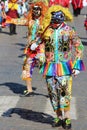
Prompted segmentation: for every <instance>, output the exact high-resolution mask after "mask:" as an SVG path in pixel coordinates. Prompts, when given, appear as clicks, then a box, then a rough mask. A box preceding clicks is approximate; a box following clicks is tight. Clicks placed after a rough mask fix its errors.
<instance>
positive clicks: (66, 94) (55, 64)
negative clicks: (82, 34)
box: [40, 5, 85, 127]
mask: <svg viewBox="0 0 87 130" xmlns="http://www.w3.org/2000/svg"><path fill="white" fill-rule="evenodd" d="M72 19H73V18H72V15H71V13H70V12H69V10H68V8H64V7H61V6H59V5H55V6H51V7H50V8H49V9H48V12H47V14H46V15H45V18H44V19H43V29H42V30H44V29H46V30H45V33H44V35H43V43H44V45H45V63H44V64H43V65H42V67H41V69H40V73H42V74H43V76H44V77H45V78H46V82H47V87H48V93H49V97H50V100H51V104H52V106H53V109H54V111H55V112H57V111H61V112H62V114H63V118H64V112H67V111H69V110H70V101H71V92H72V73H74V74H75V75H76V74H78V73H79V72H80V71H82V70H84V69H85V67H84V64H83V61H82V59H81V58H82V52H83V49H84V47H83V45H82V42H81V40H80V38H79V37H78V35H77V33H76V32H75V30H74V29H73V28H72V27H70V26H68V25H67V24H66V23H65V22H64V21H71V20H72ZM57 23H58V24H57ZM46 27H47V28H46ZM67 118H68V117H67ZM70 125H71V124H70ZM69 127H70V126H69Z"/></svg>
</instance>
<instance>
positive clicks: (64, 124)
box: [62, 118, 72, 130]
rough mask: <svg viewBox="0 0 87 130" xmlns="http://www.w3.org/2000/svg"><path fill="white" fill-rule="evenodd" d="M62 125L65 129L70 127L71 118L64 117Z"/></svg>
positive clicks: (67, 129)
mask: <svg viewBox="0 0 87 130" xmlns="http://www.w3.org/2000/svg"><path fill="white" fill-rule="evenodd" d="M62 127H63V128H64V129H66V130H69V129H71V127H72V125H71V120H70V119H69V118H65V119H64V120H63V122H62Z"/></svg>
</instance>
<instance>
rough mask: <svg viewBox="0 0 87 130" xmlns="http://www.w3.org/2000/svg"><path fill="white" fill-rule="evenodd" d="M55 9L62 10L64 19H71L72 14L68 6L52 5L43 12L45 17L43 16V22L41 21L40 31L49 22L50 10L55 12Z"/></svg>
mask: <svg viewBox="0 0 87 130" xmlns="http://www.w3.org/2000/svg"><path fill="white" fill-rule="evenodd" d="M56 11H62V12H63V13H64V15H65V21H72V20H73V16H72V14H71V12H70V11H69V9H68V8H65V7H62V6H60V5H53V6H51V7H50V8H49V9H48V11H47V13H46V14H45V17H44V19H43V22H42V30H40V32H41V33H42V32H43V31H44V30H45V28H46V27H47V26H48V25H49V24H50V21H51V12H56Z"/></svg>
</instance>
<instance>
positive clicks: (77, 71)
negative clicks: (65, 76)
mask: <svg viewBox="0 0 87 130" xmlns="http://www.w3.org/2000/svg"><path fill="white" fill-rule="evenodd" d="M79 73H80V71H79V70H76V69H73V70H72V74H73V75H74V76H77V75H78V74H79Z"/></svg>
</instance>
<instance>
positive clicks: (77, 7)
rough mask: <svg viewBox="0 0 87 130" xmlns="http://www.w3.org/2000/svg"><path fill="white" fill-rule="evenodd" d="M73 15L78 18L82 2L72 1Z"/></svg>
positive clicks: (81, 0)
mask: <svg viewBox="0 0 87 130" xmlns="http://www.w3.org/2000/svg"><path fill="white" fill-rule="evenodd" d="M71 4H72V7H73V14H74V16H78V15H80V13H81V9H82V8H83V0H72V3H71Z"/></svg>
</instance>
